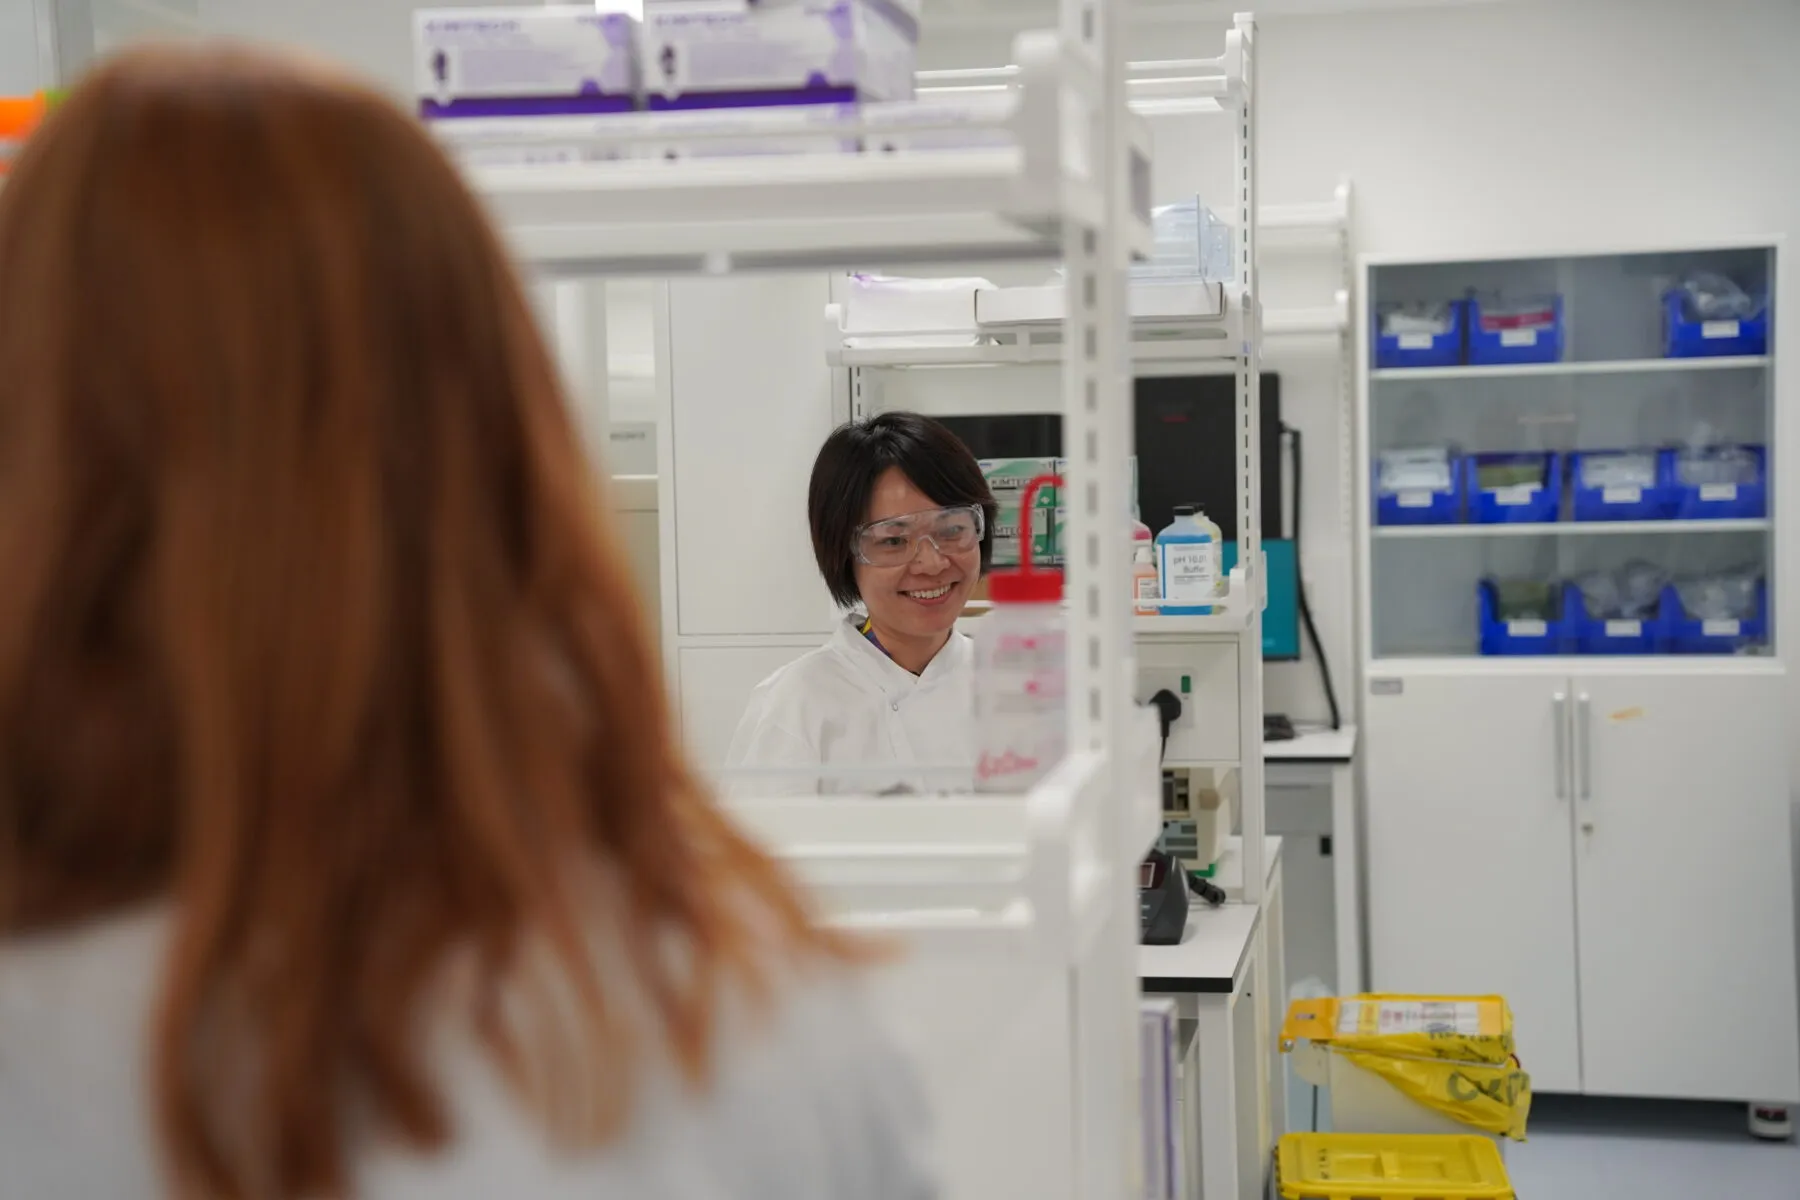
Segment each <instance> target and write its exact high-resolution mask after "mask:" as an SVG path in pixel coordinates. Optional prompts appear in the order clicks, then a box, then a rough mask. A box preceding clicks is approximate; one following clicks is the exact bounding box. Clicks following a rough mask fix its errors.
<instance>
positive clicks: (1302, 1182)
mask: <svg viewBox="0 0 1800 1200" xmlns="http://www.w3.org/2000/svg"><path fill="white" fill-rule="evenodd" d="M1334 1107H1335V1106H1334ZM1275 1188H1276V1193H1277V1194H1278V1195H1279V1196H1280V1197H1281V1200H1375V1198H1379V1200H1515V1197H1516V1195H1517V1193H1515V1192H1514V1191H1513V1187H1512V1183H1511V1181H1510V1180H1509V1179H1508V1178H1507V1174H1506V1164H1505V1163H1504V1162H1503V1161H1501V1158H1500V1151H1499V1150H1498V1149H1496V1148H1495V1146H1494V1143H1493V1142H1491V1141H1489V1140H1487V1139H1486V1138H1480V1137H1474V1136H1472V1135H1463V1136H1458V1135H1454V1134H1419V1133H1414V1134H1398V1133H1374V1134H1359V1133H1287V1134H1283V1135H1282V1136H1281V1140H1280V1141H1279V1142H1277V1143H1276V1147H1275Z"/></svg>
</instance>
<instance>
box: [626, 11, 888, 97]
mask: <svg viewBox="0 0 1800 1200" xmlns="http://www.w3.org/2000/svg"><path fill="white" fill-rule="evenodd" d="M918 39H919V25H918V20H917V18H916V17H914V16H912V15H910V14H909V13H907V12H906V11H905V10H904V9H902V8H900V7H898V6H896V5H894V4H891V3H889V2H888V0H817V2H807V3H792V4H778V5H773V6H770V5H757V6H755V7H751V8H744V9H729V8H728V9H719V8H714V7H712V6H710V5H684V4H656V3H651V4H649V5H647V6H646V8H645V10H644V22H643V32H642V38H641V49H640V55H641V57H642V60H643V64H644V76H645V103H646V106H647V107H649V108H651V109H679V108H753V107H767V106H771V105H790V104H809V105H810V104H847V103H858V102H863V101H869V100H910V99H912V97H913V60H914V56H915V46H916V44H917V42H918Z"/></svg>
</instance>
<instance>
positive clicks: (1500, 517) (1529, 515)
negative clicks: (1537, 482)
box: [1462, 453, 1562, 525]
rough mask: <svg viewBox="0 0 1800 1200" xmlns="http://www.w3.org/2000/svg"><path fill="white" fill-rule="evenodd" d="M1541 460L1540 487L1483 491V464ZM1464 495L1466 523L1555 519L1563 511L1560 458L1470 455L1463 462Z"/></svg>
mask: <svg viewBox="0 0 1800 1200" xmlns="http://www.w3.org/2000/svg"><path fill="white" fill-rule="evenodd" d="M1521 458H1541V459H1543V460H1544V484H1543V486H1542V487H1530V486H1529V485H1527V486H1525V487H1511V488H1490V489H1485V490H1484V489H1483V488H1482V487H1481V483H1480V478H1481V476H1480V472H1481V466H1482V464H1483V463H1493V462H1509V461H1511V460H1513V459H1521ZM1462 467H1463V471H1462V475H1463V494H1464V495H1465V496H1467V497H1468V509H1469V521H1470V522H1471V523H1472V524H1475V525H1506V524H1517V523H1529V524H1535V523H1539V522H1544V521H1554V520H1556V517H1557V514H1558V513H1559V512H1561V511H1562V459H1561V457H1560V456H1558V455H1555V454H1549V453H1545V454H1471V455H1469V456H1468V457H1467V458H1465V459H1463V460H1462Z"/></svg>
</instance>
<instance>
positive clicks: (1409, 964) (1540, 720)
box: [1364, 676, 1581, 1091]
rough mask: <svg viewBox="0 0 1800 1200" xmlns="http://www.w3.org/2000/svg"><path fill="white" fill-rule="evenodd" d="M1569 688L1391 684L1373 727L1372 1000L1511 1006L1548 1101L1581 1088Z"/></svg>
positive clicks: (1372, 709)
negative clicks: (1567, 759)
mask: <svg viewBox="0 0 1800 1200" xmlns="http://www.w3.org/2000/svg"><path fill="white" fill-rule="evenodd" d="M1562 687H1564V685H1563V684H1561V683H1552V682H1551V681H1549V680H1546V679H1534V678H1485V679H1472V678H1468V677H1464V676H1425V677H1421V678H1410V679H1404V680H1402V679H1395V680H1391V681H1386V680H1384V681H1378V682H1377V683H1376V684H1375V690H1376V694H1372V695H1370V696H1369V697H1368V700H1367V701H1366V707H1365V718H1364V719H1365V720H1366V721H1367V725H1366V726H1365V728H1367V730H1368V738H1367V741H1366V742H1365V746H1366V747H1367V750H1366V755H1367V757H1366V762H1367V768H1366V769H1367V783H1368V788H1367V793H1368V832H1369V838H1368V847H1367V851H1366V854H1365V858H1364V861H1365V863H1366V864H1367V871H1368V881H1369V885H1368V886H1369V934H1370V942H1369V946H1370V956H1371V961H1370V966H1371V968H1372V971H1371V975H1372V978H1373V981H1374V986H1375V987H1376V988H1378V989H1379V990H1381V991H1393V992H1452V993H1467V994H1471V995H1485V994H1489V993H1494V994H1498V995H1502V996H1505V997H1506V998H1507V999H1508V1000H1509V1001H1510V1002H1511V1004H1512V1006H1513V1011H1514V1017H1515V1020H1516V1022H1517V1025H1518V1030H1519V1056H1520V1058H1521V1059H1522V1060H1523V1061H1524V1063H1525V1066H1526V1069H1528V1070H1529V1071H1530V1072H1531V1074H1532V1079H1533V1081H1534V1083H1535V1084H1536V1085H1537V1086H1538V1087H1540V1088H1543V1089H1544V1090H1546V1091H1577V1090H1579V1089H1580V1085H1581V1057H1580V1034H1579V1026H1578V1022H1577V992H1576V984H1575V976H1576V968H1575V882H1574V877H1573V871H1572V866H1571V858H1570V844H1569V816H1570V809H1569V805H1570V801H1569V799H1568V796H1567V790H1568V789H1567V787H1566V786H1565V787H1564V788H1563V789H1562V791H1563V795H1562V796H1560V797H1559V796H1558V794H1557V792H1558V788H1557V779H1558V778H1559V775H1558V755H1557V742H1556V737H1555V728H1556V713H1557V709H1556V703H1555V700H1554V695H1555V693H1556V692H1557V691H1558V689H1559V688H1562ZM1394 688H1399V689H1401V690H1400V691H1399V692H1398V693H1397V694H1395V693H1393V691H1392V689H1394Z"/></svg>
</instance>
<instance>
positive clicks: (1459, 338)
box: [1360, 246, 1784, 660]
mask: <svg viewBox="0 0 1800 1200" xmlns="http://www.w3.org/2000/svg"><path fill="white" fill-rule="evenodd" d="M1775 278H1776V271H1775V250H1774V249H1773V248H1772V247H1767V246H1762V247H1739V248H1728V249H1711V250H1683V251H1671V252H1662V253H1644V254H1621V255H1595V256H1582V257H1558V258H1518V259H1508V260H1484V261H1466V262H1431V263H1372V264H1370V265H1369V266H1368V268H1367V273H1366V275H1365V280H1364V282H1365V285H1366V287H1365V291H1364V294H1363V296H1364V302H1365V303H1366V304H1367V306H1368V311H1367V321H1368V353H1367V370H1366V371H1365V374H1364V379H1363V387H1362V407H1361V420H1360V429H1361V432H1362V441H1361V444H1362V446H1363V447H1364V448H1365V450H1366V452H1367V455H1368V463H1367V470H1368V486H1367V489H1366V492H1365V496H1366V501H1367V515H1366V521H1365V522H1364V524H1363V526H1362V528H1363V531H1364V534H1365V538H1366V540H1365V543H1364V545H1365V551H1366V557H1365V559H1364V563H1365V566H1366V568H1367V571H1366V583H1365V592H1364V596H1365V599H1366V601H1367V610H1366V613H1365V621H1366V626H1365V636H1366V638H1367V639H1368V646H1367V651H1368V654H1369V655H1370V657H1372V658H1373V659H1376V660H1392V659H1406V658H1417V657H1446V656H1447V657H1462V656H1482V655H1486V656H1532V655H1537V656H1542V655H1557V656H1565V655H1582V656H1586V655H1612V656H1617V655H1631V656H1667V655H1693V654H1715V655H1718V654H1727V655H1729V654H1740V655H1742V654H1748V655H1759V654H1762V655H1766V654H1769V653H1772V648H1773V645H1774V638H1775V636H1776V633H1777V631H1776V629H1775V627H1774V622H1773V621H1772V619H1771V614H1772V613H1773V611H1774V608H1773V604H1772V600H1773V597H1772V595H1771V589H1772V588H1773V586H1774V583H1775V572H1774V553H1775V547H1776V545H1777V542H1776V536H1777V533H1776V529H1775V525H1774V516H1775V512H1774V508H1773V506H1772V504H1771V498H1772V495H1773V492H1772V490H1771V488H1770V481H1771V478H1772V476H1773V474H1774V473H1775V472H1777V471H1779V470H1781V469H1782V468H1783V466H1784V464H1782V463H1780V462H1779V461H1777V460H1776V459H1775V457H1774V455H1773V443H1774V437H1773V431H1774V419H1773V413H1774V406H1773V397H1774V381H1775V372H1774V357H1773V355H1774V353H1775V346H1774V344H1773V341H1772V338H1771V332H1772V328H1773V322H1772V320H1771V315H1772V306H1773V303H1774V296H1773V294H1772V289H1773V285H1774V281H1775Z"/></svg>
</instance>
